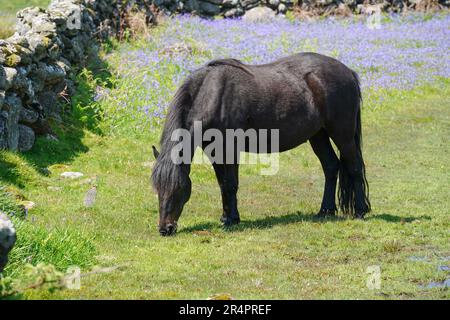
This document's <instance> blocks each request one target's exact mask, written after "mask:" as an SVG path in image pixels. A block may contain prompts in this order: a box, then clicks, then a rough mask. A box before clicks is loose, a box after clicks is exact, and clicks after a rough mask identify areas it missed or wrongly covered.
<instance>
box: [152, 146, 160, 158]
mask: <svg viewBox="0 0 450 320" xmlns="http://www.w3.org/2000/svg"><path fill="white" fill-rule="evenodd" d="M152 149H153V156H154V157H155V159H158V157H159V151H158V150H157V149H156V147H155V146H152Z"/></svg>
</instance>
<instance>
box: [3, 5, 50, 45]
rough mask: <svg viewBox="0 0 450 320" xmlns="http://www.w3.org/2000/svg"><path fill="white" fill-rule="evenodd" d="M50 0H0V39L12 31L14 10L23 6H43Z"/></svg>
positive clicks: (9, 34)
mask: <svg viewBox="0 0 450 320" xmlns="http://www.w3.org/2000/svg"><path fill="white" fill-rule="evenodd" d="M49 3H50V0H2V1H0V19H1V23H0V39H5V38H8V37H9V36H11V35H12V34H13V33H14V24H15V17H16V12H17V11H19V10H20V9H23V8H25V7H41V8H45V7H47V5H48V4H49Z"/></svg>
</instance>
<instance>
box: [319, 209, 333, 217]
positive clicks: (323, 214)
mask: <svg viewBox="0 0 450 320" xmlns="http://www.w3.org/2000/svg"><path fill="white" fill-rule="evenodd" d="M336 211H337V210H335V209H320V211H319V212H318V213H317V215H316V217H317V218H326V217H334V216H335V215H336Z"/></svg>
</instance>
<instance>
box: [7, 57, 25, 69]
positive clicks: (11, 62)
mask: <svg viewBox="0 0 450 320" xmlns="http://www.w3.org/2000/svg"><path fill="white" fill-rule="evenodd" d="M21 60H22V59H21V58H20V56H18V55H17V54H11V55H9V56H8V57H6V61H5V65H6V66H7V67H17V65H18V64H19V63H20V61H21Z"/></svg>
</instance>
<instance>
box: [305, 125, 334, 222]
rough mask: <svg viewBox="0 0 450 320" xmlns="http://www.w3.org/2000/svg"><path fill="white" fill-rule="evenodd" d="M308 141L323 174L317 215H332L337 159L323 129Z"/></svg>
mask: <svg viewBox="0 0 450 320" xmlns="http://www.w3.org/2000/svg"><path fill="white" fill-rule="evenodd" d="M309 142H310V143H311V147H312V149H313V150H314V153H315V154H316V156H317V157H318V158H319V160H320V163H321V165H322V169H323V172H324V174H325V188H324V191H323V199H322V205H321V206H320V211H319V213H318V214H317V215H318V216H319V217H323V216H327V215H334V214H335V213H336V211H337V208H336V203H335V199H336V183H337V175H338V171H339V159H338V157H337V156H336V153H335V152H334V150H333V147H332V146H331V143H330V138H329V137H328V135H327V133H326V132H325V131H324V130H323V129H322V130H320V131H319V132H318V133H317V134H316V135H314V136H313V137H312V138H311V139H310V140H309Z"/></svg>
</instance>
